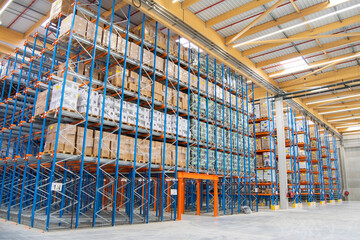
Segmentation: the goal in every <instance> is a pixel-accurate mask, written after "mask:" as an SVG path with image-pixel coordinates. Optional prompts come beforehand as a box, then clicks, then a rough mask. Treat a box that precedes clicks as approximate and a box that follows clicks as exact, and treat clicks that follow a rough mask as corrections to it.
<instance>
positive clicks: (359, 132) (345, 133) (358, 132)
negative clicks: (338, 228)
mask: <svg viewBox="0 0 360 240" xmlns="http://www.w3.org/2000/svg"><path fill="white" fill-rule="evenodd" d="M353 134H360V131H357V132H349V133H347V132H344V133H343V135H353Z"/></svg>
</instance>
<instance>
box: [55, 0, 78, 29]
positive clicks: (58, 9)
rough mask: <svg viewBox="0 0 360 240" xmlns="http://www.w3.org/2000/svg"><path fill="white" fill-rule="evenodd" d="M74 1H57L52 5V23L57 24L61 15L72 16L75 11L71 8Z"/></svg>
mask: <svg viewBox="0 0 360 240" xmlns="http://www.w3.org/2000/svg"><path fill="white" fill-rule="evenodd" d="M73 2H74V1H73V0H56V1H54V2H53V3H52V4H51V10H50V18H49V19H50V22H54V23H57V22H58V16H59V14H60V13H62V15H64V16H68V15H69V14H71V13H72V12H73V10H74V8H73V7H72V6H71V4H72V3H73Z"/></svg>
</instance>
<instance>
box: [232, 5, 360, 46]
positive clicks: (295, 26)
mask: <svg viewBox="0 0 360 240" xmlns="http://www.w3.org/2000/svg"><path fill="white" fill-rule="evenodd" d="M333 5H336V4H335V3H333ZM358 7H360V3H359V4H355V5H353V6H350V7H348V8H344V9H340V10H337V11H335V12H332V13H328V14H325V15H322V16H320V17H317V18H314V19H311V20H308V21H305V22H302V23H299V24H296V25H293V26H290V27H287V28H284V29H281V30H278V31H275V32H272V33H269V34H266V35H263V36H261V37H257V38H254V39H252V40H249V41H246V42H242V43H238V44H235V45H233V47H234V48H235V47H239V46H242V45H244V44H247V43H251V42H254V41H258V40H261V39H264V38H267V37H270V36H273V35H276V34H278V33H282V32H284V31H288V30H291V29H294V28H297V27H300V26H303V25H306V24H309V23H312V22H316V21H319V20H321V19H324V18H327V17H331V16H333V15H337V14H339V13H342V12H346V11H349V10H352V9H354V8H358Z"/></svg>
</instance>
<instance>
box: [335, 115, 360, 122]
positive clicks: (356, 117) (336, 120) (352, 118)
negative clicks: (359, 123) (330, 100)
mask: <svg viewBox="0 0 360 240" xmlns="http://www.w3.org/2000/svg"><path fill="white" fill-rule="evenodd" d="M354 119H360V116H352V117H347V118H339V119H333V120H328V122H341V121H346V120H354Z"/></svg>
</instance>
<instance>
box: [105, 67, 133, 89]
mask: <svg viewBox="0 0 360 240" xmlns="http://www.w3.org/2000/svg"><path fill="white" fill-rule="evenodd" d="M123 74H124V73H123V68H122V67H121V66H119V65H115V66H112V67H110V68H109V71H108V81H109V82H110V83H111V84H112V85H114V86H115V87H118V88H121V87H122V82H123V81H122V79H123ZM128 76H129V70H127V69H126V70H125V79H126V78H127V77H128ZM124 82H125V84H126V80H125V81H124Z"/></svg>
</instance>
